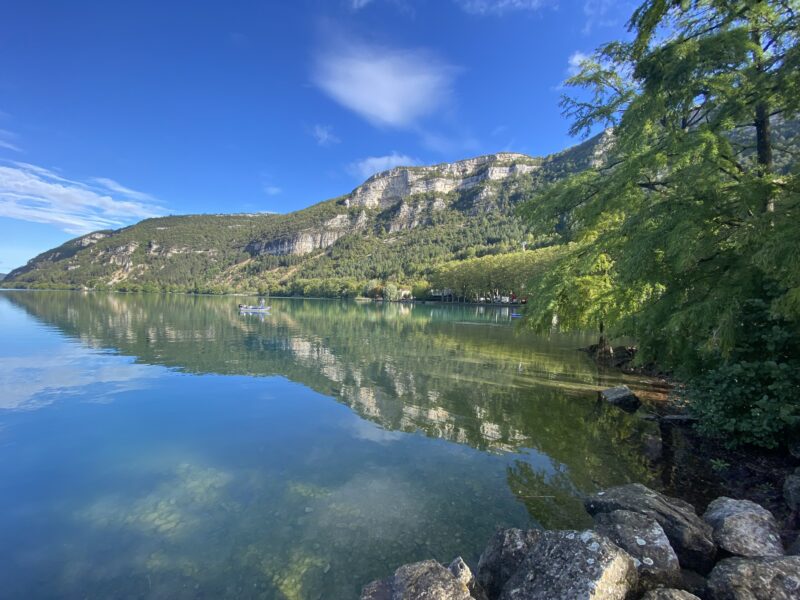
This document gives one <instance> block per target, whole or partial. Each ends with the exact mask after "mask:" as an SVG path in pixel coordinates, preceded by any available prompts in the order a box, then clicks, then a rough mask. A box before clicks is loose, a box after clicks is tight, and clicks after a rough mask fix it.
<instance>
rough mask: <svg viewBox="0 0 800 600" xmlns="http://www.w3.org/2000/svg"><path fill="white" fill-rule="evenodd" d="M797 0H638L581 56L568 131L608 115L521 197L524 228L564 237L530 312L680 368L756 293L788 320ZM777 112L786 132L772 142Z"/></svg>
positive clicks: (699, 361) (794, 279)
mask: <svg viewBox="0 0 800 600" xmlns="http://www.w3.org/2000/svg"><path fill="white" fill-rule="evenodd" d="M799 9H800V5H798V3H797V2H796V1H794V0H787V1H777V0H762V1H756V0H734V1H730V0H728V1H720V0H694V1H688V0H681V1H678V0H648V1H647V2H645V3H644V4H642V5H641V6H640V7H639V8H638V9H637V10H636V11H635V12H634V14H633V16H632V18H631V20H630V24H629V26H630V29H631V31H632V33H633V38H632V40H631V41H629V42H613V43H610V44H606V45H604V46H602V47H601V48H599V49H598V50H597V52H596V53H595V54H594V55H593V56H592V57H591V58H590V59H588V60H586V61H584V62H583V63H582V65H581V70H580V72H579V73H578V74H577V75H575V76H574V77H572V78H571V79H569V80H568V81H567V84H568V85H569V86H572V87H573V88H576V89H577V90H578V92H577V94H576V95H575V96H572V97H565V98H564V99H563V100H562V106H563V108H564V111H565V114H566V115H568V116H569V117H570V118H571V119H572V120H573V126H572V132H573V133H580V132H583V133H588V132H590V131H591V130H592V129H594V128H596V127H605V128H608V129H607V130H606V132H605V133H604V134H603V136H604V137H603V141H602V144H601V147H602V148H603V152H602V154H599V155H598V156H597V157H596V159H597V160H596V163H595V165H594V167H593V168H591V169H588V170H587V171H585V172H582V173H580V174H579V175H575V176H572V177H569V178H567V179H565V180H562V181H561V182H559V183H556V184H554V185H552V186H550V187H549V188H548V189H547V190H546V191H545V192H544V193H543V194H542V195H541V196H540V197H537V198H535V199H533V200H531V201H529V202H527V203H526V204H525V205H524V207H523V208H522V211H523V214H524V215H525V216H526V217H527V218H528V220H529V222H530V223H531V225H532V227H533V228H534V232H537V231H538V232H539V233H543V234H544V233H547V232H552V231H554V230H555V231H557V232H558V235H559V238H560V240H561V241H562V242H564V243H569V246H567V247H568V248H569V251H568V252H566V253H565V255H564V256H563V257H562V259H561V260H560V262H559V264H558V265H557V267H556V268H555V269H554V272H556V273H557V276H558V278H559V281H558V282H555V283H556V284H555V285H554V281H553V276H552V275H551V276H550V277H548V276H543V277H540V278H538V279H537V280H536V281H534V282H532V284H533V287H534V290H533V291H532V294H533V295H534V296H536V297H537V301H536V302H535V305H534V306H533V307H532V309H533V310H532V315H533V318H532V319H531V322H532V323H533V324H535V325H537V326H539V327H544V326H548V325H549V324H550V323H552V320H553V318H554V317H557V318H558V319H559V322H560V323H561V324H562V325H563V326H565V327H571V326H572V327H585V326H586V325H587V324H588V323H592V324H593V325H595V326H597V327H598V328H601V326H603V325H606V326H610V327H611V330H612V332H614V333H617V334H629V335H633V336H635V337H636V338H637V339H638V340H639V342H640V345H641V355H640V356H641V358H642V359H644V360H657V361H659V362H660V363H661V364H662V365H664V366H667V367H672V368H676V369H680V370H682V371H683V372H684V373H685V374H687V375H690V376H694V375H697V374H698V373H701V372H708V371H709V370H710V369H714V368H716V367H717V366H719V365H720V364H722V363H725V362H726V361H730V360H733V355H732V351H733V349H734V348H736V347H737V346H739V345H740V344H741V336H742V335H751V334H752V332H750V333H749V334H748V332H747V331H745V330H742V328H741V327H739V324H740V323H741V322H742V320H743V310H744V307H745V306H747V305H748V303H749V302H751V301H753V300H763V301H765V302H767V303H768V307H769V310H770V311H771V314H773V315H774V316H776V317H777V316H780V317H782V318H783V319H784V321H782V324H783V325H782V326H783V327H787V328H790V329H791V331H792V334H793V335H796V334H797V323H798V317H800V263H799V262H798V261H796V260H791V259H790V257H792V256H796V255H797V253H798V250H800V236H798V234H797V233H798V232H797V225H796V222H797V210H798V201H799V200H800V194H799V193H798V192H799V191H800V190H798V178H797V168H796V167H794V168H791V167H789V168H786V167H785V166H784V165H787V164H796V152H797V146H798V144H797V141H798V140H797V135H796V128H794V129H793V128H792V127H791V126H790V125H791V120H792V119H794V118H796V116H797V113H798V108H800V106H799V105H798V102H799V101H800V54H799V53H798V47H797V37H798V31H800V29H798V25H799V24H798V17H797V14H798V10H799ZM787 124H788V125H787ZM776 127H783V128H784V129H789V130H790V131H792V130H793V131H794V134H790V135H789V137H788V138H787V139H785V140H784V141H785V142H786V143H785V144H783V145H777V144H776V143H775V139H776V136H775V134H774V130H775V128H776ZM793 153H794V154H793ZM763 351H764V352H770V351H771V350H770V348H769V347H765V348H764V349H763ZM776 358H777V359H778V360H780V357H776ZM762 391H764V392H765V394H767V396H769V390H762ZM769 398H771V399H772V400H768V401H773V400H774V401H775V402H779V401H778V400H777V399H776V398H777V397H776V396H774V395H773V396H769ZM789 412H792V414H800V407H798V406H797V405H795V407H794V408H792V409H791V410H790V411H789ZM790 422H791V419H788V420H787V421H786V425H787V426H790ZM781 431H782V432H784V433H785V431H786V428H784V429H782V430H781Z"/></svg>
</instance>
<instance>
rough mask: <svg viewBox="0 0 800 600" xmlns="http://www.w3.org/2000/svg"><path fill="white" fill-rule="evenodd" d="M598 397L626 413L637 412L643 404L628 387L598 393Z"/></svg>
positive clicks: (618, 387) (620, 386) (619, 386)
mask: <svg viewBox="0 0 800 600" xmlns="http://www.w3.org/2000/svg"><path fill="white" fill-rule="evenodd" d="M597 395H598V398H599V399H600V400H603V401H605V402H608V403H609V404H613V405H614V406H619V407H620V408H621V409H622V410H624V411H626V412H631V413H632V412H636V409H638V408H639V406H641V404H642V403H641V402H640V401H639V398H637V397H636V394H634V393H633V392H632V391H631V390H630V388H629V387H628V386H627V385H618V386H617V387H613V388H609V389H607V390H602V391H600V392H597Z"/></svg>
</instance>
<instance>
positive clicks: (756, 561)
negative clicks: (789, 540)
mask: <svg viewBox="0 0 800 600" xmlns="http://www.w3.org/2000/svg"><path fill="white" fill-rule="evenodd" d="M706 589H707V594H708V598H709V599H710V600H797V598H800V557H798V556H781V557H762V558H738V557H737V558H726V559H725V560H721V561H720V562H719V563H717V566H715V567H714V570H713V571H711V575H710V576H709V578H708V587H707V588H706Z"/></svg>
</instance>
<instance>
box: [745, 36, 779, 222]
mask: <svg viewBox="0 0 800 600" xmlns="http://www.w3.org/2000/svg"><path fill="white" fill-rule="evenodd" d="M750 35H751V38H752V40H753V43H754V44H756V45H757V46H758V47H759V48H760V47H761V32H760V31H758V30H757V29H755V30H753V31H752V33H751V34H750ZM753 59H754V62H755V65H756V71H758V74H759V78H758V79H759V80H760V79H761V77H760V75H761V74H763V73H764V72H765V67H764V62H763V61H762V59H761V54H760V52H757V53H754V56H753ZM757 83H759V82H757ZM755 109H756V113H755V120H754V122H753V125H755V128H756V154H757V160H758V167H759V172H760V174H761V176H764V175H767V174H769V173H772V128H771V124H770V118H769V103H768V102H767V101H766V100H759V101H758V102H756V106H755ZM764 212H768V213H771V212H775V200H774V198H773V197H772V191H771V190H770V191H768V192H767V197H766V198H765V199H764Z"/></svg>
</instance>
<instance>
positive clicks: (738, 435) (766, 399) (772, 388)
mask: <svg viewBox="0 0 800 600" xmlns="http://www.w3.org/2000/svg"><path fill="white" fill-rule="evenodd" d="M734 336H735V339H736V340H737V342H736V345H735V346H734V349H733V351H732V352H731V353H730V355H728V356H727V357H724V358H723V357H719V356H718V357H717V361H718V364H716V365H715V366H713V367H711V368H709V369H707V370H706V372H705V373H703V374H701V375H699V376H697V377H695V378H694V379H693V380H692V381H691V383H690V387H689V389H690V393H689V396H690V400H691V407H692V411H693V412H694V413H695V414H696V415H697V416H698V417H699V419H700V422H699V425H698V428H699V429H700V431H701V432H703V433H705V434H708V435H713V436H717V437H722V438H723V439H724V440H725V441H726V443H727V444H728V445H730V446H735V445H738V444H753V445H755V446H761V447H763V448H775V447H778V446H780V445H782V444H783V443H785V442H786V441H788V440H789V438H790V437H791V436H792V435H793V434H795V433H796V432H797V431H798V428H799V426H800V358H798V357H800V353H798V349H800V348H798V346H800V344H798V337H797V333H796V332H795V331H794V330H793V328H792V326H791V324H789V323H787V322H785V321H782V320H780V319H777V318H774V317H771V316H770V315H769V312H768V307H767V304H766V303H765V302H762V301H751V302H749V303H747V305H746V306H745V307H744V310H743V314H742V318H741V320H740V321H739V323H738V325H737V327H736V328H735V331H734Z"/></svg>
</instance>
